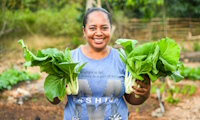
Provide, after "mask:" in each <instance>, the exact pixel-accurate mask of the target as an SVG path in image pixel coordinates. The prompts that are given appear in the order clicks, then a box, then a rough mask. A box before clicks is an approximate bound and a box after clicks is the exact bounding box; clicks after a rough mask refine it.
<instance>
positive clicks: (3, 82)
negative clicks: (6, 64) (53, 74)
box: [0, 68, 40, 90]
mask: <svg viewBox="0 0 200 120" xmlns="http://www.w3.org/2000/svg"><path fill="white" fill-rule="evenodd" d="M39 78H40V76H39V74H38V73H34V74H30V73H28V72H27V71H24V70H22V71H19V70H17V69H14V68H9V69H7V70H5V71H3V72H2V73H1V74H0V90H3V89H8V90H10V89H11V88H12V86H13V85H16V84H17V83H19V82H21V81H28V80H37V79H39Z"/></svg>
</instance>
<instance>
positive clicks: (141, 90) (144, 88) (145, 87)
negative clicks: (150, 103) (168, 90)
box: [132, 76, 151, 98]
mask: <svg viewBox="0 0 200 120" xmlns="http://www.w3.org/2000/svg"><path fill="white" fill-rule="evenodd" d="M144 79H145V80H146V81H147V83H146V84H145V83H143V82H142V81H140V80H136V83H137V84H138V85H140V87H137V86H132V88H133V92H134V94H135V95H139V96H141V97H144V98H148V97H149V95H150V90H151V81H150V79H149V77H148V76H144Z"/></svg>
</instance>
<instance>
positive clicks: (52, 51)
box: [18, 40, 86, 101]
mask: <svg viewBox="0 0 200 120" xmlns="http://www.w3.org/2000/svg"><path fill="white" fill-rule="evenodd" d="M18 42H19V43H20V44H21V45H22V47H23V48H24V58H25V60H26V62H25V63H24V66H25V68H27V67H28V66H39V67H40V71H41V72H46V73H47V74H48V76H47V77H46V79H45V82H44V93H45V95H46V96H47V98H48V99H49V100H50V101H53V99H54V98H55V97H58V98H59V99H60V100H63V98H64V96H65V93H67V94H68V95H70V94H72V95H77V94H78V89H79V88H78V80H77V77H78V74H79V73H80V70H81V69H82V67H83V66H84V65H85V64H86V63H84V64H82V65H80V66H77V65H78V64H79V62H73V59H72V56H71V52H70V50H69V48H66V49H65V52H64V53H63V52H61V51H59V50H57V49H56V48H47V49H42V50H38V52H37V55H34V54H33V53H32V52H31V51H29V50H28V49H27V48H26V46H25V45H24V42H23V40H19V41H18ZM66 85H67V88H66Z"/></svg>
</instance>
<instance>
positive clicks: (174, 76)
mask: <svg viewBox="0 0 200 120" xmlns="http://www.w3.org/2000/svg"><path fill="white" fill-rule="evenodd" d="M170 77H172V79H173V80H174V82H179V81H180V80H182V79H183V78H184V77H183V76H182V75H181V74H180V73H179V71H176V72H174V73H172V75H170Z"/></svg>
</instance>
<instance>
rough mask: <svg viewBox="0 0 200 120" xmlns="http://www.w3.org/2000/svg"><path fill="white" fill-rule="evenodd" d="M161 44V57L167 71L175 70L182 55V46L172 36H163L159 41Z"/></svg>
mask: <svg viewBox="0 0 200 120" xmlns="http://www.w3.org/2000/svg"><path fill="white" fill-rule="evenodd" d="M158 46H159V59H160V60H161V61H162V62H163V64H164V69H165V70H166V71H172V72H175V71H176V70H177V64H178V62H179V57H180V48H179V46H178V45H177V44H176V43H175V42H174V40H172V39H170V38H163V39H161V40H159V41H158Z"/></svg>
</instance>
